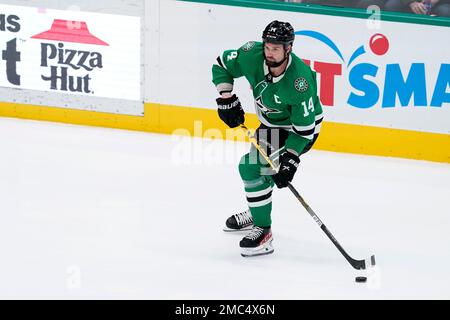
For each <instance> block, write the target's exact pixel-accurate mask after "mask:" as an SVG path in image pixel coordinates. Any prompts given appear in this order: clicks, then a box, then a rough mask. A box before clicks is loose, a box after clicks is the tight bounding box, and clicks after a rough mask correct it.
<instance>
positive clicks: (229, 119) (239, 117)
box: [216, 94, 245, 128]
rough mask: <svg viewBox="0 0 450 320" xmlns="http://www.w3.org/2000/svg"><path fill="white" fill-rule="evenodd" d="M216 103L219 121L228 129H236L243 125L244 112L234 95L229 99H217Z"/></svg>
mask: <svg viewBox="0 0 450 320" xmlns="http://www.w3.org/2000/svg"><path fill="white" fill-rule="evenodd" d="M216 101H217V106H218V107H219V109H218V112H219V117H220V119H222V121H223V122H225V123H226V124H227V125H228V126H229V127H230V128H236V127H238V126H240V125H241V124H243V123H244V121H245V119H244V115H245V112H244V110H243V109H242V106H241V102H240V101H239V98H238V97H237V96H236V95H235V94H233V95H232V96H231V97H229V98H218V99H217V100H216Z"/></svg>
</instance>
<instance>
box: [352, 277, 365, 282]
mask: <svg viewBox="0 0 450 320" xmlns="http://www.w3.org/2000/svg"><path fill="white" fill-rule="evenodd" d="M355 281H356V282H366V281H367V277H356V278H355Z"/></svg>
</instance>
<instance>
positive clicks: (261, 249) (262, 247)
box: [239, 226, 274, 257]
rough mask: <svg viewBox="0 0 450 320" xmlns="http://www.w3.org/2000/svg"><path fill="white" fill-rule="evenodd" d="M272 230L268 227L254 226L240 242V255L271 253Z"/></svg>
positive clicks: (249, 255)
mask: <svg viewBox="0 0 450 320" xmlns="http://www.w3.org/2000/svg"><path fill="white" fill-rule="evenodd" d="M272 241H273V238H272V231H271V229H270V228H264V229H263V228H260V227H256V226H254V227H253V228H252V230H251V231H250V233H249V234H248V235H246V236H245V237H244V238H243V239H242V240H241V242H240V244H239V245H240V247H241V255H242V256H243V257H254V256H261V255H266V254H271V253H273V251H274V249H273V246H272Z"/></svg>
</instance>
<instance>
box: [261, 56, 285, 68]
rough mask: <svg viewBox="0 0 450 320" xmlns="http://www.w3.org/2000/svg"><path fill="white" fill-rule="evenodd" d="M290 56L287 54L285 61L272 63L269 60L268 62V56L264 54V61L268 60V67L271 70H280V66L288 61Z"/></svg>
mask: <svg viewBox="0 0 450 320" xmlns="http://www.w3.org/2000/svg"><path fill="white" fill-rule="evenodd" d="M288 56H289V55H288V54H286V55H285V56H284V59H283V60H281V61H278V62H277V61H274V60H272V61H269V60H267V57H266V55H265V54H264V60H266V65H267V66H268V67H269V68H278V67H279V66H281V65H282V64H283V63H284V62H285V61H286V60H287V58H288Z"/></svg>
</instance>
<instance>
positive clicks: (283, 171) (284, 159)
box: [272, 151, 300, 189]
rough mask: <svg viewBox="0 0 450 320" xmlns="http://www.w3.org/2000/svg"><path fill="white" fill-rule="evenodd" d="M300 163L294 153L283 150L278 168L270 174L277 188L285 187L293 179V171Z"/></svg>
mask: <svg viewBox="0 0 450 320" xmlns="http://www.w3.org/2000/svg"><path fill="white" fill-rule="evenodd" d="M299 164H300V158H299V157H298V156H296V155H295V154H293V153H291V152H289V151H284V152H283V153H282V154H281V156H280V170H279V171H278V173H277V174H275V175H273V176H272V179H273V181H274V182H275V184H276V185H277V187H278V188H280V189H282V188H286V187H287V186H288V183H289V182H291V181H292V179H294V175H295V172H296V171H297V168H298V165H299Z"/></svg>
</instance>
